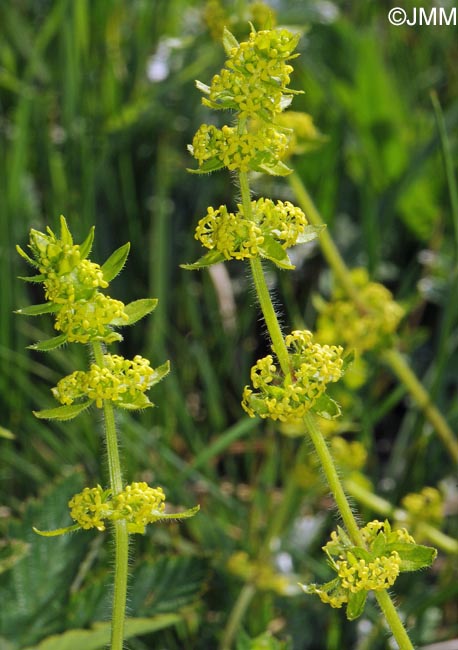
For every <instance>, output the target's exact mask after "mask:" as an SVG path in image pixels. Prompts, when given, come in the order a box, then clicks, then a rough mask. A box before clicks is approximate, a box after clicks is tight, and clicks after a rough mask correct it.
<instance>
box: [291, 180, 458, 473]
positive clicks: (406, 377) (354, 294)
mask: <svg viewBox="0 0 458 650" xmlns="http://www.w3.org/2000/svg"><path fill="white" fill-rule="evenodd" d="M288 180H289V184H290V186H291V188H292V190H293V191H294V194H295V196H296V198H297V201H298V203H299V205H300V207H301V208H302V209H303V210H304V212H305V214H306V216H307V218H308V220H309V221H310V222H311V223H312V224H313V225H314V226H322V225H323V224H324V220H323V218H322V217H321V215H320V213H319V212H318V210H317V208H316V206H315V204H314V203H313V201H312V199H311V197H310V195H309V193H308V192H307V189H306V188H305V186H304V184H303V183H302V180H301V179H300V177H299V175H298V174H297V173H296V172H293V173H292V174H290V175H289V176H288ZM319 239H320V246H321V250H322V251H323V254H324V256H325V258H326V260H327V262H328V264H329V266H330V267H331V268H332V270H333V271H334V275H335V277H336V280H337V281H338V282H339V284H340V285H341V286H342V288H343V289H344V290H345V292H346V293H347V295H348V297H349V298H350V299H351V300H352V301H353V302H354V304H355V305H356V307H357V308H358V309H359V310H360V311H361V312H362V313H364V312H366V311H367V307H366V306H365V305H364V304H363V303H362V301H361V299H360V297H359V295H358V289H357V288H356V287H355V285H354V283H353V281H352V279H351V274H350V270H349V269H348V267H347V265H346V264H345V262H344V260H343V259H342V256H341V255H340V253H339V251H338V249H337V247H336V245H335V244H334V242H333V240H332V238H331V236H330V234H329V233H328V231H327V230H323V231H322V232H321V233H320V234H319ZM381 356H382V358H383V360H384V361H385V362H386V363H387V364H388V366H389V367H390V368H391V370H392V371H393V373H394V374H395V375H396V376H397V377H398V379H399V380H400V381H401V382H402V383H403V384H404V385H405V387H406V388H407V390H408V391H409V393H410V394H411V395H412V397H413V399H414V400H415V402H416V403H417V404H418V406H419V407H420V409H421V410H422V412H423V413H424V415H425V417H426V418H427V419H428V420H429V422H430V423H431V424H432V426H433V427H434V430H435V431H436V433H437V435H438V436H439V438H440V439H441V440H442V442H443V444H444V446H445V447H446V448H447V450H448V452H449V453H450V455H451V456H452V458H453V460H454V461H455V463H458V440H457V438H456V436H455V434H454V433H453V431H452V430H451V428H450V427H449V425H448V423H447V421H446V420H445V418H444V416H443V415H442V413H441V412H440V411H439V409H438V408H437V407H436V406H435V405H434V404H433V403H432V402H431V400H430V398H429V395H428V393H427V391H426V390H425V388H424V387H423V385H422V383H421V382H420V381H419V379H418V377H417V376H416V375H415V373H414V372H412V370H411V369H410V367H409V365H408V364H407V362H406V361H405V359H404V358H403V357H402V356H401V354H400V353H399V352H398V351H397V350H395V349H394V348H392V349H390V350H385V351H384V352H383V353H382V355H381Z"/></svg>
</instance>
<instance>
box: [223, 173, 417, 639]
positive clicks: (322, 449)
mask: <svg viewBox="0 0 458 650" xmlns="http://www.w3.org/2000/svg"><path fill="white" fill-rule="evenodd" d="M239 178H240V190H241V194H242V205H243V209H244V213H245V216H246V217H247V218H249V215H251V204H250V190H249V184H248V177H247V175H246V174H242V173H241V174H240V177H239ZM316 225H319V224H316ZM330 241H331V244H332V245H333V246H334V244H333V242H332V240H330ZM334 248H335V247H334ZM335 250H336V252H337V249H335ZM337 255H339V254H338V252H337ZM339 257H340V256H339ZM336 259H337V258H336ZM250 263H251V270H252V273H253V280H254V284H255V287H256V292H257V294H258V298H259V303H260V305H261V309H262V312H263V315H264V320H265V323H266V326H267V330H268V332H269V335H270V338H271V340H272V344H273V347H274V350H275V353H276V355H277V358H278V361H279V363H280V366H281V369H282V371H283V374H284V375H285V376H287V375H288V374H290V366H289V355H288V349H287V347H286V344H285V340H284V338H283V334H282V332H281V329H280V324H279V322H278V319H277V316H276V314H275V310H274V308H273V305H272V300H271V297H270V294H269V289H268V287H267V283H266V279H265V276H264V272H263V269H262V265H261V262H260V260H259V258H254V259H251V260H250ZM342 264H343V262H342ZM343 266H344V268H346V267H345V265H344V264H343ZM347 273H348V271H347ZM304 423H305V426H306V428H307V430H308V433H309V435H310V438H311V440H312V442H313V445H314V447H315V450H316V453H317V455H318V458H319V460H320V462H321V465H322V467H323V471H324V473H325V475H326V478H327V481H328V484H329V488H330V490H331V492H332V494H333V497H334V499H335V502H336V505H337V508H338V510H339V513H340V515H341V517H342V520H343V522H344V524H345V527H346V528H347V532H348V534H349V536H350V538H351V540H352V541H353V543H354V544H355V546H360V547H362V548H364V542H363V539H362V536H361V532H360V530H359V527H358V524H357V522H356V519H355V517H354V515H353V512H352V510H351V507H350V504H349V503H348V499H347V497H346V495H345V492H344V489H343V487H342V483H341V481H340V479H339V476H338V474H337V469H336V466H335V464H334V461H333V459H332V456H331V453H330V451H329V449H328V446H327V444H326V441H325V439H324V438H323V435H322V433H321V431H320V430H319V428H318V426H317V425H316V422H315V419H314V416H313V415H311V414H310V413H307V414H306V415H305V416H304ZM250 586H251V585H245V587H244V589H245V590H246V591H248V593H249V588H250ZM252 588H254V587H252ZM243 593H244V591H243V590H242V592H241V593H240V595H239V599H238V601H237V604H236V607H235V608H234V610H233V615H234V611H235V610H236V609H237V611H238V609H239V607H238V605H239V603H240V601H241V602H242V605H243V609H242V614H243V613H244V611H245V609H246V607H247V606H248V605H245V604H244V598H243ZM376 596H377V600H378V602H379V605H380V607H381V609H382V611H383V613H384V615H385V618H386V620H387V623H388V625H389V626H390V628H391V631H392V633H393V636H394V638H395V639H396V641H397V643H398V645H399V648H400V650H413V645H412V643H411V641H410V639H409V636H408V634H407V632H406V630H405V628H404V626H403V623H402V621H401V619H400V618H399V614H398V612H397V610H396V608H395V606H394V604H393V602H392V600H391V598H390V596H389V594H388V592H387V591H386V590H383V591H379V592H376ZM251 598H252V596H251V597H250V599H249V600H251ZM248 602H249V601H248ZM232 618H233V617H232V616H231V619H232ZM240 620H241V616H240ZM237 624H238V623H237ZM226 630H227V628H226ZM229 647H230V646H223V647H221V650H229Z"/></svg>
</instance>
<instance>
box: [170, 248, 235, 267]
mask: <svg viewBox="0 0 458 650" xmlns="http://www.w3.org/2000/svg"><path fill="white" fill-rule="evenodd" d="M225 259H226V258H225V257H224V255H223V254H222V253H220V252H219V251H209V252H208V253H206V254H205V255H204V256H203V257H201V258H200V259H198V260H197V262H194V263H192V264H180V267H181V268H182V269H185V270H186V271H197V270H198V269H204V268H205V267H206V266H211V265H212V264H218V262H224V261H225Z"/></svg>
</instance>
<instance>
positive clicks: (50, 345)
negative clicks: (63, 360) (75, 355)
mask: <svg viewBox="0 0 458 650" xmlns="http://www.w3.org/2000/svg"><path fill="white" fill-rule="evenodd" d="M66 342H67V335H66V334H59V336H55V337H54V338H52V339H46V341H38V343H34V344H33V345H29V346H28V348H29V349H30V350H38V351H39V352H49V351H50V350H55V349H56V348H60V346H61V345H64V343H66Z"/></svg>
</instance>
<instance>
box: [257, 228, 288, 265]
mask: <svg viewBox="0 0 458 650" xmlns="http://www.w3.org/2000/svg"><path fill="white" fill-rule="evenodd" d="M263 234H264V242H263V244H262V246H260V247H259V252H260V254H261V256H262V257H265V258H266V259H268V260H270V261H271V262H273V263H274V264H276V265H277V266H279V267H280V268H281V269H288V270H291V269H294V268H295V267H294V266H293V265H292V264H291V261H290V259H289V257H288V254H287V252H286V251H285V249H284V248H283V246H281V245H280V244H279V243H278V242H277V241H276V240H275V239H274V238H273V237H272V236H271V235H267V234H265V233H263Z"/></svg>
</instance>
